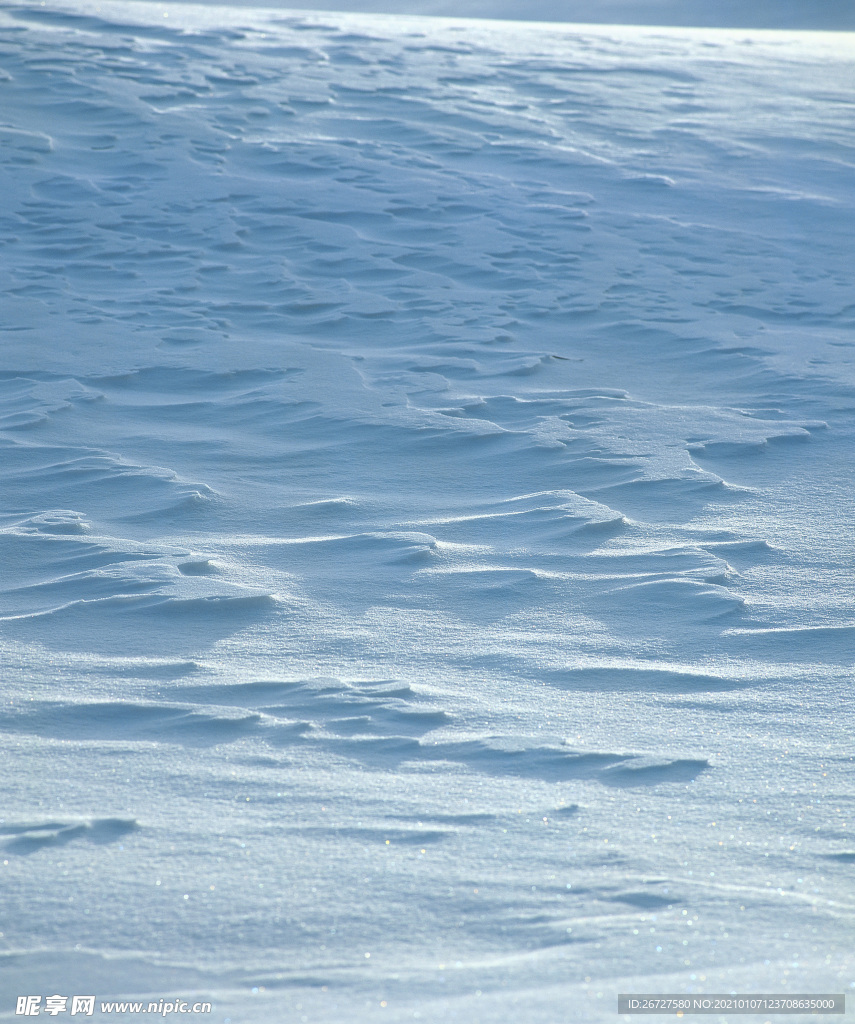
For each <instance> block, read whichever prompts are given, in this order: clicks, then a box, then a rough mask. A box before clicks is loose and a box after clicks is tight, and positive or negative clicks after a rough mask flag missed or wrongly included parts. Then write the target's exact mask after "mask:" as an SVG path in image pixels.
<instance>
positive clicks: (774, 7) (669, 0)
mask: <svg viewBox="0 0 855 1024" xmlns="http://www.w3.org/2000/svg"><path fill="white" fill-rule="evenodd" d="M161 2H162V5H163V6H166V5H170V4H172V3H173V0H161ZM190 2H191V3H199V4H204V5H205V6H206V7H211V6H215V5H217V4H225V5H226V6H230V7H231V6H233V7H275V8H277V9H278V10H287V9H288V8H293V7H308V8H310V9H314V10H331V11H365V12H374V13H381V14H421V15H430V16H434V17H436V16H440V17H443V16H444V17H457V18H508V19H512V20H521V21H565V22H590V23H594V24H608V25H682V26H690V27H702V26H703V27H707V28H710V27H712V28H771V29H807V30H818V31H852V30H853V29H855V5H853V4H852V2H851V0H751V2H750V3H746V2H745V0H714V2H712V0H301V2H298V3H296V4H294V3H288V2H287V0H190Z"/></svg>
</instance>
